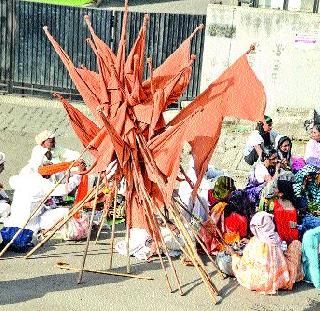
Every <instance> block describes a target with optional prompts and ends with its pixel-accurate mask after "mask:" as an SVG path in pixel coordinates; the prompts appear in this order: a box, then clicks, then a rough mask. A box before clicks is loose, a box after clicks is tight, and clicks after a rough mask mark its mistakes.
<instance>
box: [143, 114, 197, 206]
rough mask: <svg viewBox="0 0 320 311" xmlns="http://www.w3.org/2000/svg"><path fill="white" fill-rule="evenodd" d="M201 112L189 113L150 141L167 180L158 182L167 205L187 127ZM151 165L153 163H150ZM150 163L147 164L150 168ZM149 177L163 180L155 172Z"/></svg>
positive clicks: (156, 180)
mask: <svg viewBox="0 0 320 311" xmlns="http://www.w3.org/2000/svg"><path fill="white" fill-rule="evenodd" d="M199 113H201V111H200V110H196V111H195V112H194V113H193V114H191V115H189V116H188V117H187V118H186V119H185V120H183V121H182V122H180V123H178V124H176V125H174V126H171V127H168V128H167V129H166V130H165V131H164V132H163V133H161V134H160V135H157V136H156V137H155V138H154V139H152V140H151V141H150V142H149V143H148V148H149V149H150V151H151V152H152V156H153V159H154V162H155V164H156V165H157V168H158V169H159V170H160V171H161V172H162V174H163V175H164V176H165V177H166V182H165V184H164V185H161V184H158V187H159V188H160V189H161V190H162V192H163V193H164V198H163V200H164V201H163V202H164V203H165V204H167V205H170V203H171V198H172V193H173V190H174V188H175V185H176V179H177V175H178V172H179V166H180V156H181V153H182V148H183V143H184V141H185V138H186V133H187V131H188V130H187V129H188V127H189V126H190V122H192V120H193V118H195V117H196V116H197V114H199ZM144 162H145V163H146V164H149V163H148V162H150V161H148V160H147V159H144ZM149 165H152V163H151V164H149ZM149 165H146V168H147V170H148V168H149ZM148 175H149V179H150V180H152V181H153V182H155V183H157V182H158V181H159V180H160V181H161V180H162V177H161V176H159V174H158V176H153V174H152V173H151V172H150V171H149V172H148Z"/></svg>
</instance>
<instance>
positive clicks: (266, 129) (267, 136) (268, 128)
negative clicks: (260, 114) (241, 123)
mask: <svg viewBox="0 0 320 311" xmlns="http://www.w3.org/2000/svg"><path fill="white" fill-rule="evenodd" d="M277 136H278V133H277V132H276V131H274V130H272V119H271V118H270V117H268V116H264V121H263V122H258V123H257V127H256V129H255V130H254V131H253V132H252V133H251V134H250V136H249V137H248V140H247V143H246V146H245V149H244V151H243V155H244V160H245V161H246V162H247V163H248V164H249V165H253V164H254V163H255V162H256V161H257V160H258V159H259V157H261V154H262V151H263V149H265V148H274V142H275V138H276V137H277Z"/></svg>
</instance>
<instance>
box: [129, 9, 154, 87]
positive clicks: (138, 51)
mask: <svg viewBox="0 0 320 311" xmlns="http://www.w3.org/2000/svg"><path fill="white" fill-rule="evenodd" d="M148 19H149V18H148V15H145V16H144V19H143V24H142V27H141V29H140V31H139V34H138V37H137V39H136V41H135V43H134V45H133V47H132V48H131V50H130V53H129V55H128V58H127V60H126V63H125V66H124V74H125V79H126V86H127V88H128V91H129V93H131V91H132V89H133V84H134V82H135V76H134V67H135V66H134V63H135V57H136V58H137V61H138V66H137V67H138V68H137V76H138V79H139V81H140V82H141V81H142V78H143V71H144V57H145V41H146V32H147V22H148Z"/></svg>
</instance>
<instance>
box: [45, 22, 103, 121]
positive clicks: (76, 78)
mask: <svg viewBox="0 0 320 311" xmlns="http://www.w3.org/2000/svg"><path fill="white" fill-rule="evenodd" d="M43 29H44V31H45V33H46V35H47V37H48V39H49V40H50V42H51V44H52V45H53V47H54V49H55V51H56V52H57V54H58V55H59V56H60V58H61V60H62V62H63V63H64V65H65V67H66V68H67V70H68V72H69V75H70V77H71V79H72V81H73V82H74V84H75V85H76V87H77V89H78V91H79V93H80V94H81V96H82V98H83V100H84V102H85V103H86V105H87V106H88V108H89V109H90V111H91V112H92V114H93V115H94V117H95V118H96V119H97V120H99V115H98V114H97V111H96V108H97V107H98V106H99V105H100V102H99V99H98V97H97V93H96V92H95V87H93V86H92V87H90V82H91V78H92V77H93V76H92V75H91V76H90V79H86V78H85V77H83V75H84V71H83V70H81V69H80V70H78V69H77V68H75V66H74V64H73V63H72V61H71V59H70V57H69V55H68V54H67V53H66V52H65V51H64V50H63V49H62V48H61V46H60V45H59V44H58V43H57V41H56V40H55V39H54V38H53V36H52V35H51V34H50V33H49V31H48V28H47V27H46V26H45V27H43ZM96 75H97V74H96ZM97 85H99V83H95V86H96V87H97Z"/></svg>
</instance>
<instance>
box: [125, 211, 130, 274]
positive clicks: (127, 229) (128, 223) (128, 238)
mask: <svg viewBox="0 0 320 311" xmlns="http://www.w3.org/2000/svg"><path fill="white" fill-rule="evenodd" d="M125 211H126V249H127V273H131V266H130V246H129V243H130V220H129V219H128V218H129V213H127V205H126V209H125Z"/></svg>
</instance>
